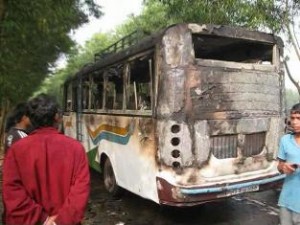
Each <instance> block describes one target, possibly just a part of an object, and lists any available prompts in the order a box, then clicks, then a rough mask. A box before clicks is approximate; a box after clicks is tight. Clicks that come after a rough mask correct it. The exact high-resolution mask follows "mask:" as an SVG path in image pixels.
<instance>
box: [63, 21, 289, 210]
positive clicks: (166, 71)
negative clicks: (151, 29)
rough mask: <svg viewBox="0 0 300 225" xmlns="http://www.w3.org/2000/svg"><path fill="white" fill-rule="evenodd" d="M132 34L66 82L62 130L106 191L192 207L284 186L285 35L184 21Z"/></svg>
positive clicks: (99, 55) (97, 56)
mask: <svg viewBox="0 0 300 225" xmlns="http://www.w3.org/2000/svg"><path fill="white" fill-rule="evenodd" d="M126 40H127V41H128V39H124V40H122V41H121V42H119V43H116V44H115V45H113V46H110V49H112V48H113V50H112V51H111V52H104V53H103V54H102V55H101V54H96V55H95V57H96V58H95V62H94V63H92V64H91V65H88V66H86V67H84V68H82V69H81V70H80V71H79V72H78V73H77V74H76V75H75V76H73V77H72V78H70V79H68V80H67V81H66V82H65V85H64V96H65V97H64V104H65V106H64V132H65V134H66V135H68V136H71V137H74V138H77V139H78V140H80V141H81V142H82V144H83V145H84V147H85V149H86V152H87V155H88V159H89V163H90V166H91V167H93V168H94V169H95V170H97V171H99V172H100V171H102V172H103V174H104V183H105V186H106V188H107V189H108V191H110V192H111V193H112V194H117V193H119V191H120V187H121V188H123V189H126V190H128V191H130V192H133V193H135V194H137V195H139V196H141V197H144V198H147V199H150V200H153V201H155V202H156V203H159V204H166V205H172V206H188V205H196V204H201V203H204V202H208V201H214V200H217V199H220V198H225V197H229V196H234V195H237V194H241V193H245V192H253V191H261V190H265V189H269V188H277V187H278V186H279V185H280V184H281V183H282V179H283V175H281V174H279V172H278V171H277V168H276V166H277V163H276V154H277V149H278V142H279V138H280V136H281V135H282V134H283V118H284V107H283V106H284V103H283V90H284V74H283V70H282V65H281V62H280V56H281V55H282V51H283V44H282V42H281V39H280V38H278V37H275V36H273V35H271V34H267V33H261V32H257V31H249V30H246V29H243V28H237V27H235V28H233V27H228V26H216V25H201V24H177V25H173V26H170V27H168V28H166V29H164V30H162V31H160V32H158V33H156V34H153V35H151V36H148V37H146V38H144V39H139V40H138V41H137V42H136V43H135V44H132V45H130V46H129V45H128V43H125V41H126ZM120 43H122V45H124V46H125V47H124V46H123V47H122V48H121V49H118V46H117V44H120ZM124 43H125V44H124Z"/></svg>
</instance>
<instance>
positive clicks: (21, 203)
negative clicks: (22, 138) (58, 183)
mask: <svg viewBox="0 0 300 225" xmlns="http://www.w3.org/2000/svg"><path fill="white" fill-rule="evenodd" d="M2 188H3V189H2V191H3V192H2V194H3V202H4V205H5V215H4V218H5V222H6V224H36V223H38V222H43V221H44V220H45V219H46V218H47V216H48V215H47V214H46V212H45V211H44V210H43V208H42V206H41V205H39V204H37V203H36V202H35V201H34V200H33V199H32V198H31V197H30V196H28V194H27V192H26V190H25V188H24V186H23V185H22V180H21V178H20V175H19V168H18V165H17V162H16V160H15V157H14V150H13V147H12V149H11V150H10V151H8V153H7V154H6V156H5V159H4V163H3V187H2Z"/></svg>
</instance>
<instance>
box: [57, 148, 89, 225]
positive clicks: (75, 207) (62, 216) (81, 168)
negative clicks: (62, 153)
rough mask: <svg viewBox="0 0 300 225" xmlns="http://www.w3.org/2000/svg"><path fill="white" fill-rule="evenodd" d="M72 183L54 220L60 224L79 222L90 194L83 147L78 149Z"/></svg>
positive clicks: (87, 167)
mask: <svg viewBox="0 0 300 225" xmlns="http://www.w3.org/2000/svg"><path fill="white" fill-rule="evenodd" d="M76 163H78V165H77V166H76V171H75V179H74V183H73V185H72V186H71V190H70V192H69V194H68V196H67V198H66V200H65V202H64V204H63V206H62V207H61V208H60V209H59V211H58V214H57V218H56V220H55V222H56V224H57V225H60V224H79V223H80V221H82V219H83V217H84V213H85V208H86V205H87V203H88V198H89V194H90V172H89V166H88V161H87V157H86V154H85V151H84V149H83V148H82V151H80V154H79V160H78V162H76Z"/></svg>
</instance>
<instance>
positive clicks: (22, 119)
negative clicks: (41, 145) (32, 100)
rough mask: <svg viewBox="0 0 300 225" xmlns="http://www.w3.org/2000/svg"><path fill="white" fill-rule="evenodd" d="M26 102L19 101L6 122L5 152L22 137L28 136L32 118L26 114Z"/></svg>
mask: <svg viewBox="0 0 300 225" xmlns="http://www.w3.org/2000/svg"><path fill="white" fill-rule="evenodd" d="M26 110H27V107H26V103H19V104H18V105H16V107H15V108H14V109H13V111H12V112H11V113H10V114H9V116H8V118H7V120H6V124H5V132H6V135H5V142H4V152H5V153H6V152H7V150H8V149H9V148H10V146H11V145H12V144H13V143H15V142H16V141H18V140H19V139H21V138H24V137H26V136H27V132H28V131H27V129H28V128H29V127H30V125H31V124H30V120H29V118H28V116H27V115H26Z"/></svg>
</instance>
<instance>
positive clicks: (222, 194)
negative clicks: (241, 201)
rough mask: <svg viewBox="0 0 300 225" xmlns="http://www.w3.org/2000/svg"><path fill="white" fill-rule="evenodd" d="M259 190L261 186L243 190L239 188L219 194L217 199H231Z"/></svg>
mask: <svg viewBox="0 0 300 225" xmlns="http://www.w3.org/2000/svg"><path fill="white" fill-rule="evenodd" d="M258 190H259V185H252V186H249V187H243V188H237V189H234V190H230V191H226V192H224V193H221V194H218V195H217V197H220V198H221V197H229V196H233V195H238V194H242V193H247V192H253V191H258Z"/></svg>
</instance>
